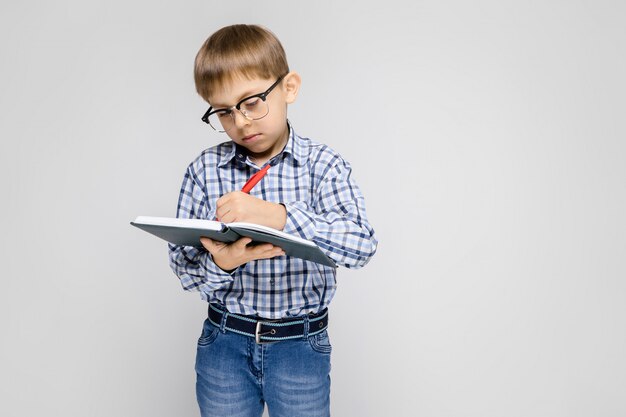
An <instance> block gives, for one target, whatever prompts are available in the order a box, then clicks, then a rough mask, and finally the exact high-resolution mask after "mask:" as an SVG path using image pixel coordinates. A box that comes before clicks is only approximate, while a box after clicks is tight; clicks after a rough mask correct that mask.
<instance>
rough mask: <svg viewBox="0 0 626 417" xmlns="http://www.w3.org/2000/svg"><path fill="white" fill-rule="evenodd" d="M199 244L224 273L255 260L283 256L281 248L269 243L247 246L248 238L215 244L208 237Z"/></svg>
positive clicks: (201, 239)
mask: <svg viewBox="0 0 626 417" xmlns="http://www.w3.org/2000/svg"><path fill="white" fill-rule="evenodd" d="M200 242H201V243H202V246H204V248H205V249H206V250H208V251H209V252H210V253H211V256H212V257H213V262H215V264H216V265H217V266H219V267H220V268H222V269H223V270H224V271H231V270H233V269H235V268H237V267H239V266H240V265H243V264H245V263H247V262H250V261H254V260H256V259H269V258H273V257H275V256H283V255H284V254H285V252H284V251H283V250H282V249H281V248H279V247H278V246H274V245H272V244H271V243H263V244H260V245H254V246H247V245H248V243H250V242H252V239H250V238H249V237H242V238H241V239H239V240H238V241H236V242H233V243H223V242H217V241H215V240H212V239H209V238H208V237H202V238H200Z"/></svg>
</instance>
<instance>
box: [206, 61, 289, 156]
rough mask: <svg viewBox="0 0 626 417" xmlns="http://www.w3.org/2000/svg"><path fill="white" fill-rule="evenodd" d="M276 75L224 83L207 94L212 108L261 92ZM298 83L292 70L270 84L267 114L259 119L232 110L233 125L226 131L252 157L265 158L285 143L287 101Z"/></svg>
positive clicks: (222, 106)
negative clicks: (273, 85) (250, 118)
mask: <svg viewBox="0 0 626 417" xmlns="http://www.w3.org/2000/svg"><path fill="white" fill-rule="evenodd" d="M274 82H276V78H270V79H263V78H259V77H255V78H253V79H248V78H245V77H243V76H238V77H235V78H234V79H233V82H232V83H228V84H225V85H224V86H223V87H222V88H220V89H217V90H216V91H215V93H213V94H212V95H211V97H209V103H210V105H211V106H212V107H213V108H214V109H223V108H230V107H232V106H234V105H236V104H237V103H238V102H239V101H240V100H242V99H244V98H247V97H249V96H252V95H255V94H259V93H263V92H265V91H266V90H267V89H268V88H269V87H270V86H271V85H272V84H274ZM299 86H300V77H299V76H298V74H296V73H289V74H287V75H286V76H285V77H284V78H283V79H282V81H281V82H280V83H279V84H278V85H277V86H276V87H274V89H273V90H272V91H271V92H270V93H269V95H268V96H267V98H266V101H265V102H266V103H267V106H268V108H269V112H268V114H267V115H266V116H265V117H263V118H262V119H259V120H249V119H247V118H246V117H244V115H243V114H242V113H241V112H239V111H238V110H235V109H233V115H234V120H233V122H234V123H233V126H232V127H231V128H230V129H228V131H227V132H226V134H227V135H228V137H230V138H231V139H232V140H233V142H235V143H237V144H239V145H241V146H243V147H245V148H246V149H248V151H249V153H250V155H251V156H252V157H254V158H261V159H269V158H270V157H272V156H274V155H276V154H278V152H280V151H281V150H282V149H283V147H284V146H285V144H286V143H287V139H288V135H289V130H288V127H287V104H289V103H292V102H293V101H294V100H295V98H296V96H297V92H298V87H299Z"/></svg>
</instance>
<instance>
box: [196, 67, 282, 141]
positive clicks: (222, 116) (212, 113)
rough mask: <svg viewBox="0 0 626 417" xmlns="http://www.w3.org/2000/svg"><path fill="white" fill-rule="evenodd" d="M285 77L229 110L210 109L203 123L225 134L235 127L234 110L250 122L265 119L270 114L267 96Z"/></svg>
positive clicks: (203, 118)
mask: <svg viewBox="0 0 626 417" xmlns="http://www.w3.org/2000/svg"><path fill="white" fill-rule="evenodd" d="M285 75H287V74H285ZM285 75H282V76H280V77H279V78H278V79H277V80H276V82H275V83H274V84H272V85H271V86H270V88H268V89H267V90H265V91H264V92H262V93H260V94H255V95H253V96H250V97H246V98H244V99H243V100H241V101H240V102H239V103H237V104H235V105H234V106H232V107H229V108H227V109H213V107H209V110H207V111H206V113H204V116H202V121H203V122H204V123H206V124H208V125H209V126H211V127H212V128H213V129H215V130H217V131H218V132H220V133H224V132H227V131H229V130H230V129H231V128H232V127H233V126H234V125H235V112H234V109H237V110H238V111H239V113H241V114H242V115H243V117H245V118H246V119H248V120H259V119H262V118H264V117H265V116H267V114H268V113H269V112H270V108H269V105H268V104H267V101H266V99H267V96H268V94H269V93H271V92H272V90H273V89H274V87H276V86H277V85H278V84H279V83H280V82H281V81H282V79H283V78H284V77H285Z"/></svg>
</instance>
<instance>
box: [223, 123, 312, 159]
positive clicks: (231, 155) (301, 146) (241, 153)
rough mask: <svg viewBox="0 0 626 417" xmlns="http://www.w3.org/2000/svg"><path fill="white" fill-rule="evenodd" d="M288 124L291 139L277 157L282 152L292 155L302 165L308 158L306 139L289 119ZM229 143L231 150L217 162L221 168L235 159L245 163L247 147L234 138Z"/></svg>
mask: <svg viewBox="0 0 626 417" xmlns="http://www.w3.org/2000/svg"><path fill="white" fill-rule="evenodd" d="M287 125H288V126H289V139H288V140H287V145H285V148H284V149H283V151H282V152H281V153H280V154H278V156H277V157H278V158H280V155H281V154H282V155H291V157H292V158H293V159H294V160H295V161H296V162H297V163H298V165H300V166H302V165H304V164H305V163H306V161H307V160H308V154H307V152H306V146H305V143H304V139H302V138H301V137H300V136H298V135H296V132H295V131H294V129H293V127H292V126H291V123H289V121H287ZM227 144H230V148H227V149H229V150H228V151H227V152H226V153H224V154H223V155H222V156H221V158H220V159H219V161H218V163H217V166H218V167H220V168H221V167H223V166H225V165H226V164H228V163H229V162H231V161H232V160H233V159H235V161H236V163H241V164H245V160H246V149H245V148H244V147H243V146H239V145H237V144H236V143H235V142H233V141H232V140H231V141H230V143H228V142H227Z"/></svg>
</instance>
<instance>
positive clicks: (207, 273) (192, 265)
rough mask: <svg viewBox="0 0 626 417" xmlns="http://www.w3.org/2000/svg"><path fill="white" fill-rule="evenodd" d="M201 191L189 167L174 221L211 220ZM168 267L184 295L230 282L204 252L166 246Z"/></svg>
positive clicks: (196, 177) (187, 247) (197, 177)
mask: <svg viewBox="0 0 626 417" xmlns="http://www.w3.org/2000/svg"><path fill="white" fill-rule="evenodd" d="M203 189H204V187H203V186H202V183H201V182H200V178H199V176H198V175H197V174H196V172H195V170H194V167H193V164H192V165H190V166H189V168H188V169H187V171H186V172H185V177H184V178H183V184H182V186H181V189H180V196H179V198H178V208H177V210H176V217H178V218H182V219H213V218H214V217H215V209H211V208H210V207H209V205H208V203H207V199H206V196H205V194H204V192H203ZM168 249H169V261H170V267H171V268H172V270H173V271H174V273H175V274H176V276H178V278H179V279H180V283H181V285H182V287H183V289H184V290H185V291H200V292H203V293H206V294H208V293H210V292H212V291H215V290H216V289H218V288H221V287H223V286H225V285H230V283H231V282H232V280H233V276H232V273H233V272H234V271H231V273H227V272H225V271H223V270H222V269H221V268H220V267H218V266H217V265H216V264H215V263H214V262H213V259H212V257H211V254H210V253H209V252H208V251H207V250H206V249H204V248H196V247H193V246H180V245H173V244H171V243H168Z"/></svg>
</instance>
